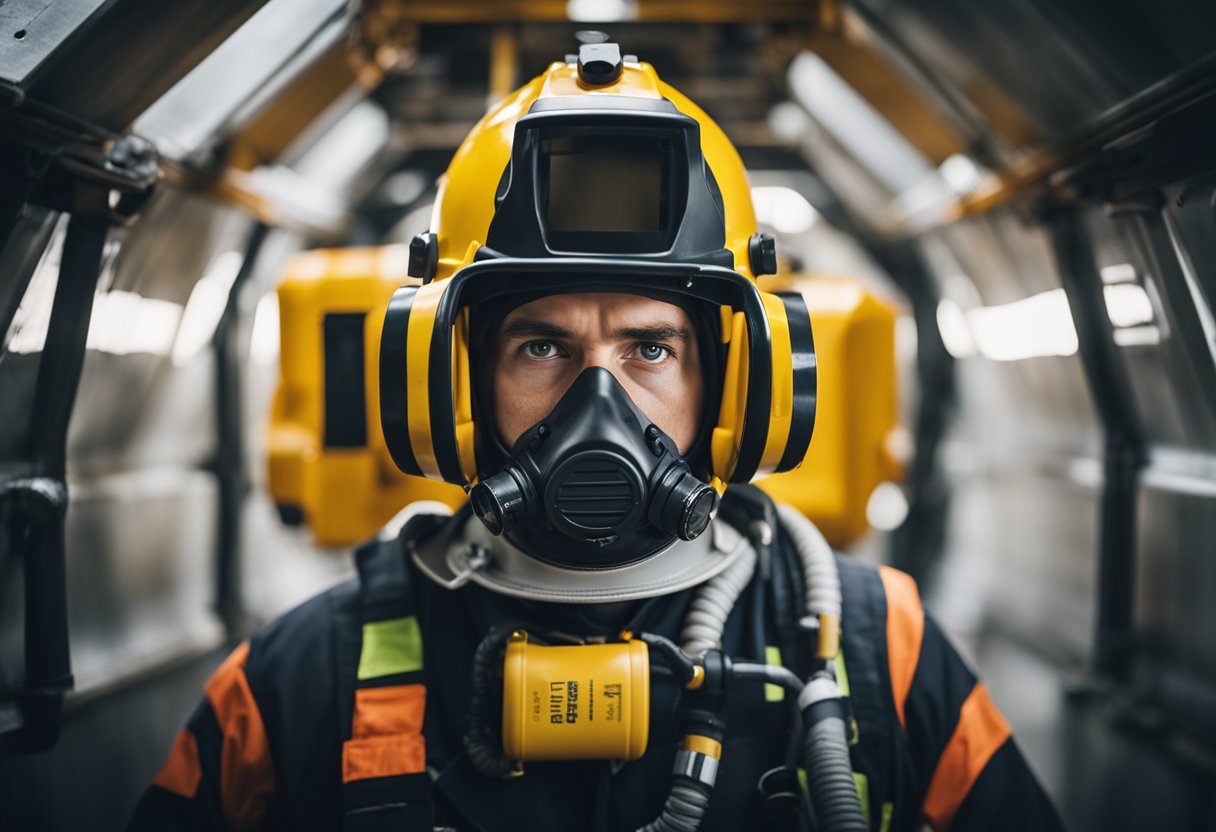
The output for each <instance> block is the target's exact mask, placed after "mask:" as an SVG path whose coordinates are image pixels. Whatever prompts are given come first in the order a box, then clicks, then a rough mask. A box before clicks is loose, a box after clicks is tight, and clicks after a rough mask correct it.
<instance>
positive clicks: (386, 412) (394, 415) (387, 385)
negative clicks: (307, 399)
mask: <svg viewBox="0 0 1216 832" xmlns="http://www.w3.org/2000/svg"><path fill="white" fill-rule="evenodd" d="M417 294H418V287H417V286H402V287H401V288H400V289H398V290H397V291H395V292H393V297H392V299H391V300H390V301H389V303H388V310H387V311H386V312H385V314H384V329H383V330H382V332H381V335H380V427H381V429H382V430H383V431H384V442H385V444H386V445H387V446H388V452H389V454H390V455H391V456H392V457H393V462H395V463H396V464H397V467H398V468H400V469H401V470H402V471H403V472H404V473H406V474H411V475H413V476H415V477H421V476H425V475H424V474H423V473H422V468H420V467H419V465H418V460H417V459H416V458H415V456H414V449H413V447H412V446H411V445H410V432H409V399H408V393H407V390H408V388H407V385H406V377H407V372H406V368H407V366H408V355H407V349H406V347H407V344H408V343H409V327H410V313H411V312H412V311H413V308H414V296H415V295H417Z"/></svg>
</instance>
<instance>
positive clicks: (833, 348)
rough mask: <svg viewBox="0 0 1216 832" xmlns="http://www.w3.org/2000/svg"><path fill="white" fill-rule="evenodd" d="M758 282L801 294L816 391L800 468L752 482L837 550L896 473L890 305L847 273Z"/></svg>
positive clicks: (899, 473) (858, 531) (859, 530)
mask: <svg viewBox="0 0 1216 832" xmlns="http://www.w3.org/2000/svg"><path fill="white" fill-rule="evenodd" d="M761 288H762V289H764V291H766V292H775V291H797V292H801V293H802V295H803V297H805V298H806V305H807V308H808V309H809V310H810V311H811V329H812V332H813V335H814V338H815V358H816V361H817V362H818V372H819V375H818V381H819V389H818V393H817V396H818V400H817V403H816V408H815V432H814V434H813V435H812V437H811V446H810V448H809V449H808V450H807V455H806V459H805V460H804V461H803V463H802V466H801V467H799V468H796V469H795V470H793V471H789V472H787V473H784V474H774V475H773V476H771V477H767V478H765V479H763V480H760V481H759V482H757V483H756V484H757V485H758V486H760V488H762V489H764V490H765V491H766V492H768V494H769V495H770V496H772V497H773V499H775V500H780V501H781V502H784V503H789V504H790V505H792V506H794V507H795V508H797V509H798V510H799V511H801V512H802V513H803V514H805V515H806V516H807V517H809V518H811V520H813V521H814V522H815V525H817V526H819V529H820V530H821V531H822V532H823V535H824V537H826V538H827V539H828V542H830V543H831V544H832V545H833V546H834V547H836V548H840V547H843V546H845V545H847V544H848V543H850V542H852V541H853V540H856V539H857V538H858V537H860V536H861V535H862V534H864V533H865V532H866V531H867V530H868V529H869V524H868V523H867V521H866V506H867V505H868V504H869V501H870V495H871V494H872V493H873V491H874V489H875V487H877V486H878V485H879V484H880V483H882V482H884V481H887V480H890V481H898V480H900V479H902V478H903V470H902V464H901V462H900V461H899V459H898V457H897V454H896V453H895V444H896V437H897V434H898V432H899V430H900V428H899V415H898V402H897V390H896V380H895V310H894V309H893V308H892V307H891V306H890V305H889V304H887V303H886V302H885V301H883V300H881V299H879V298H878V296H876V295H874V294H873V293H872V292H870V291H869V290H867V289H866V287H865V286H864V285H863V284H862V283H861V282H860V281H857V280H853V279H849V278H832V277H807V276H781V277H775V278H762V279H761Z"/></svg>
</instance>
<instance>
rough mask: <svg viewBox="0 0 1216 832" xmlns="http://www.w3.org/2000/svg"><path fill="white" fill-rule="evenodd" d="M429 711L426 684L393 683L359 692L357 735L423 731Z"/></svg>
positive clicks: (354, 729) (355, 730)
mask: <svg viewBox="0 0 1216 832" xmlns="http://www.w3.org/2000/svg"><path fill="white" fill-rule="evenodd" d="M425 711H426V688H425V687H424V686H422V685H391V686H388V687H382V688H361V689H359V690H357V691H355V718H354V725H353V730H352V732H351V733H352V735H353V736H354V737H373V736H382V735H385V734H421V733H422V716H423V714H424V713H425Z"/></svg>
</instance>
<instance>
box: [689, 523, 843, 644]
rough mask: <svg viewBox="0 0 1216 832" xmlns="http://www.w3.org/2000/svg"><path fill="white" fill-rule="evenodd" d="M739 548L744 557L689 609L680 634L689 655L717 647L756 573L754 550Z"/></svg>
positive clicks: (704, 588) (712, 582) (700, 592)
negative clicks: (732, 612) (728, 619)
mask: <svg viewBox="0 0 1216 832" xmlns="http://www.w3.org/2000/svg"><path fill="white" fill-rule="evenodd" d="M741 545H742V546H745V547H747V548H746V549H745V550H744V551H743V554H741V555H739V558H738V559H737V560H736V561H735V562H734V563H732V564H731V565H730V566H729V567H727V568H726V569H725V570H724V571H723V572H721V573H720V574H718V575H716V576H714V577H713V578H711V579H710V580H709V581H708V582H706V583H705V584H704V585H703V586H702V587H701V588H700V589H698V590H697V594H696V596H695V597H694V598H693V600H692V604H691V605H689V607H688V615H686V616H685V618H684V628H683V629H682V630H681V631H680V642H681V646H682V647H683V648H684V652H685V653H687V654H688V655H690V656H694V657H695V656H700V655H701V654H702V653H704V652H705V651H706V650H709V649H710V648H712V647H716V646H717V645H718V642H719V641H721V640H722V631H723V630H724V629H725V628H726V619H727V617H728V616H729V615H730V611H731V610H732V609H734V606H735V602H736V601H737V600H739V595H740V594H742V592H743V589H744V588H745V587H746V586H747V585H748V583H750V582H751V579H752V575H753V574H754V573H755V571H756V550H755V548H754V547H753V546H752V545H751V543H750V542H748V541H747V540H744V541H743V542H742V543H741ZM833 565H835V564H833Z"/></svg>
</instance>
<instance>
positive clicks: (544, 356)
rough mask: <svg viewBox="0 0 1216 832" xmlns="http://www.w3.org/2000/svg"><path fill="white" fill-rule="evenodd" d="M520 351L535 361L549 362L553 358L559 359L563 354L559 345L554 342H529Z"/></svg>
mask: <svg viewBox="0 0 1216 832" xmlns="http://www.w3.org/2000/svg"><path fill="white" fill-rule="evenodd" d="M520 350H521V351H522V352H523V354H524V355H526V356H527V357H528V358H531V359H533V360H535V361H548V360H549V359H551V358H557V357H558V355H560V353H561V351H560V350H559V349H558V347H557V344H555V343H553V342H552V341H529V342H528V343H526V344H524V345H523V346H522V347H520Z"/></svg>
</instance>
